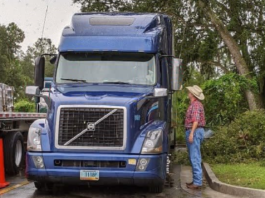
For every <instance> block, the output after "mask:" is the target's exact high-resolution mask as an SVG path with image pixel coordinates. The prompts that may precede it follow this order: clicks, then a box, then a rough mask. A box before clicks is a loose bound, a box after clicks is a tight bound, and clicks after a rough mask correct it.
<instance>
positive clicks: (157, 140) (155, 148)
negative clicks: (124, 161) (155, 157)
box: [141, 130, 163, 154]
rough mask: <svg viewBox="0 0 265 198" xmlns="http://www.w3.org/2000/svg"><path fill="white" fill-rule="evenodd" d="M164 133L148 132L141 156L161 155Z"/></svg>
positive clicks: (158, 131) (159, 131)
mask: <svg viewBox="0 0 265 198" xmlns="http://www.w3.org/2000/svg"><path fill="white" fill-rule="evenodd" d="M162 145H163V131H162V130H154V131H148V132H147V134H146V137H145V141H144V144H143V147H142V151H141V154H159V153H162V151H163V147H162Z"/></svg>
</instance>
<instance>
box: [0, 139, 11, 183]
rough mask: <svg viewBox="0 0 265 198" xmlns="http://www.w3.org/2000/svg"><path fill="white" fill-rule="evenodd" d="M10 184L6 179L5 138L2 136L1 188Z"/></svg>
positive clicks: (0, 144) (0, 146)
mask: <svg viewBox="0 0 265 198" xmlns="http://www.w3.org/2000/svg"><path fill="white" fill-rule="evenodd" d="M8 185H9V182H6V180H5V166H4V148H3V139H1V138H0V188H4V187H6V186H8Z"/></svg>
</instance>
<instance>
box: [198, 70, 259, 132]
mask: <svg viewBox="0 0 265 198" xmlns="http://www.w3.org/2000/svg"><path fill="white" fill-rule="evenodd" d="M202 88H203V90H204V94H205V101H204V104H205V112H206V118H207V125H208V126H211V127H212V126H219V125H224V124H228V123H230V122H231V121H232V120H233V119H234V118H235V117H236V116H237V115H239V114H240V113H242V112H244V111H246V110H247V103H246V101H245V97H244V95H243V93H244V90H247V89H252V90H256V92H257V89H258V88H257V83H256V81H255V80H249V79H247V78H245V77H244V76H240V75H237V74H234V73H230V74H226V75H223V76H221V77H220V78H217V79H211V80H207V81H205V82H204V83H203V84H202Z"/></svg>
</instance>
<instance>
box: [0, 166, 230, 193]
mask: <svg viewBox="0 0 265 198" xmlns="http://www.w3.org/2000/svg"><path fill="white" fill-rule="evenodd" d="M173 177H174V180H175V183H174V186H173V187H166V188H165V190H164V192H163V193H160V194H150V193H148V192H147V189H145V188H137V187H131V186H115V187H113V186H112V187H106V186H100V187H91V188H89V187H87V186H83V187H80V186H66V187H64V188H62V187H58V188H55V190H54V192H51V193H43V192H39V191H37V190H36V188H35V187H34V184H33V183H29V184H25V185H23V186H20V187H18V188H16V189H13V190H11V191H9V192H7V193H5V194H3V195H0V198H107V197H108V198H197V197H201V198H234V197H233V196H228V195H224V194H221V193H218V192H216V191H213V190H212V189H210V188H209V187H208V186H207V184H206V183H205V184H204V188H203V189H202V191H190V190H188V189H185V185H183V183H185V182H186V180H190V178H191V171H190V168H189V167H182V168H181V166H175V167H174V174H173ZM18 178H19V179H16V180H17V181H21V179H22V177H18ZM180 178H182V179H181V180H180ZM9 179H10V178H9ZM22 182H23V181H22ZM24 182H25V181H24ZM181 186H182V188H181ZM183 186H184V187H183Z"/></svg>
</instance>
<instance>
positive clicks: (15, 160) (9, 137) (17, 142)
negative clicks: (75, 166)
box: [4, 132, 25, 176]
mask: <svg viewBox="0 0 265 198" xmlns="http://www.w3.org/2000/svg"><path fill="white" fill-rule="evenodd" d="M24 157H25V149H24V139H23V135H22V134H21V133H20V132H8V133H7V134H6V135H5V137H4V160H5V172H6V174H8V175H10V176H13V175H17V174H18V173H19V169H20V167H21V166H22V164H23V162H24Z"/></svg>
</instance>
